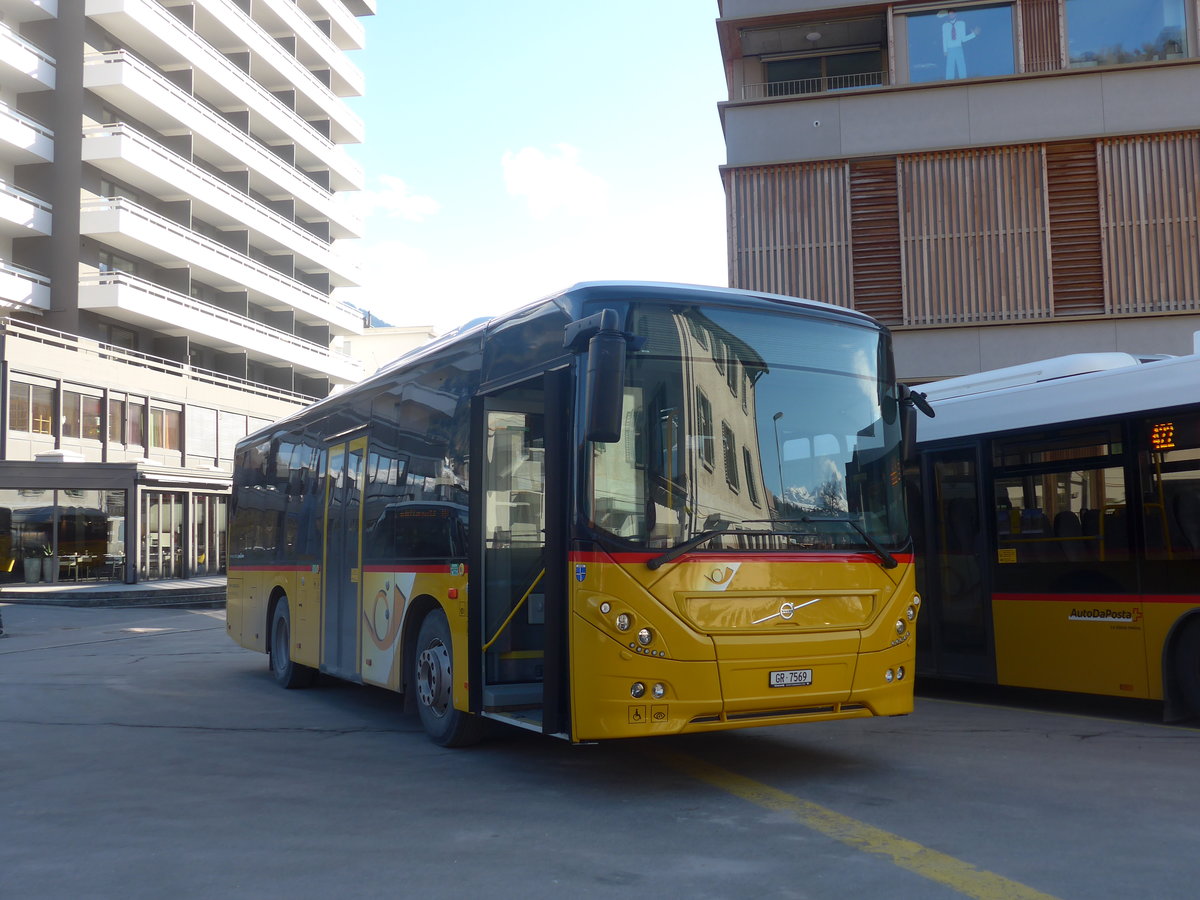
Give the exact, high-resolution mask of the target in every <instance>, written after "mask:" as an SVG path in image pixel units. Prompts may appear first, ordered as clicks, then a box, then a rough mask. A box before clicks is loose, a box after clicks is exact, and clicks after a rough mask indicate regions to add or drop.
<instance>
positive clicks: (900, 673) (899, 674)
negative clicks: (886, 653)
mask: <svg viewBox="0 0 1200 900" xmlns="http://www.w3.org/2000/svg"><path fill="white" fill-rule="evenodd" d="M896 680H897V681H903V680H904V666H896Z"/></svg>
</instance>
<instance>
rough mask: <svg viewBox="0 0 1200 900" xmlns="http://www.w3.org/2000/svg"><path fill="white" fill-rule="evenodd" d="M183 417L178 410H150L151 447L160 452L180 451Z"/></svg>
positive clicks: (157, 408)
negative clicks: (180, 426)
mask: <svg viewBox="0 0 1200 900" xmlns="http://www.w3.org/2000/svg"><path fill="white" fill-rule="evenodd" d="M181 418H182V416H181V415H180V412H179V410H177V409H163V408H162V407H157V406H154V407H151V408H150V446H151V447H154V448H156V449H159V450H179V449H181V447H182V443H181V441H180V428H179V425H180V420H181Z"/></svg>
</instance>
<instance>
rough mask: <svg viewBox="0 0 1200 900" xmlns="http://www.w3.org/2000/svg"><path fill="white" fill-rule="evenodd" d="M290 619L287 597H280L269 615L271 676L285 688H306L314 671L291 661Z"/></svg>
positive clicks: (311, 681)
mask: <svg viewBox="0 0 1200 900" xmlns="http://www.w3.org/2000/svg"><path fill="white" fill-rule="evenodd" d="M291 647H292V617H291V614H290V613H289V612H288V600H287V597H280V598H279V602H278V603H276V604H275V612H274V613H272V614H271V674H272V675H274V676H275V680H276V681H277V682H279V684H280V685H281V686H283V687H285V688H302V687H308V686H309V685H310V684H312V683H313V678H314V676H316V674H317V673H316V670H315V669H312V668H309V667H308V666H302V665H300V664H299V663H297V662H293V661H292V653H291Z"/></svg>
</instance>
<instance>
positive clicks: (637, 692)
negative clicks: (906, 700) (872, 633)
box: [629, 679, 890, 700]
mask: <svg viewBox="0 0 1200 900" xmlns="http://www.w3.org/2000/svg"><path fill="white" fill-rule="evenodd" d="M889 680H890V679H889ZM629 696H631V697H632V698H633V699H634V700H638V699H640V698H642V697H645V696H646V686H645V685H644V684H642V683H641V682H640V681H635V682H634V683H633V687H631V688H630V689H629Z"/></svg>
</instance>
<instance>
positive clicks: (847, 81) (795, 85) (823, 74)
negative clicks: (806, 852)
mask: <svg viewBox="0 0 1200 900" xmlns="http://www.w3.org/2000/svg"><path fill="white" fill-rule="evenodd" d="M763 74H764V75H765V76H766V78H765V80H766V95H767V96H768V97H786V96H788V95H791V94H816V93H821V92H823V91H840V90H845V89H847V88H857V87H872V86H874V85H880V84H883V51H882V50H880V49H870V50H844V51H840V52H833V53H823V54H821V55H817V56H799V57H791V58H786V59H767V60H763Z"/></svg>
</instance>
